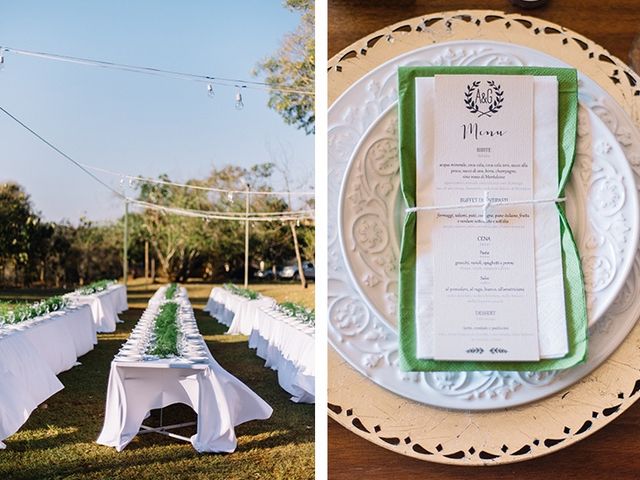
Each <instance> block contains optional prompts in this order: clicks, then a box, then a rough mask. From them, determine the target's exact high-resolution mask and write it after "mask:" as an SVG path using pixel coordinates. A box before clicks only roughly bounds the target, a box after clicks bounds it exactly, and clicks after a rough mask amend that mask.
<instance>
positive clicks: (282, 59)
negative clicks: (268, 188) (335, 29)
mask: <svg viewBox="0 0 640 480" xmlns="http://www.w3.org/2000/svg"><path fill="white" fill-rule="evenodd" d="M285 7H286V8H288V9H289V10H292V11H297V12H300V13H301V17H300V24H299V25H298V28H297V29H296V30H295V31H294V32H291V33H289V34H287V35H285V37H284V39H283V40H282V44H281V46H280V48H279V49H278V51H277V52H276V53H274V54H273V55H272V56H271V57H268V58H266V59H265V60H263V61H262V62H261V63H259V64H258V66H257V68H256V70H255V72H254V74H255V75H257V74H259V73H265V74H266V82H267V83H268V84H269V85H271V86H272V87H274V90H271V92H270V95H269V103H268V104H269V107H270V108H272V109H273V110H275V111H276V112H278V113H279V114H280V115H281V116H282V118H283V119H284V121H285V122H286V123H287V124H289V125H294V126H296V127H297V128H300V129H303V130H304V131H305V132H306V133H307V134H310V133H315V110H314V100H315V98H314V96H313V95H306V94H303V93H289V92H281V91H278V90H275V87H278V86H283V85H284V86H286V88H287V89H290V90H297V91H301V92H313V91H314V88H315V41H314V13H315V2H314V0H285Z"/></svg>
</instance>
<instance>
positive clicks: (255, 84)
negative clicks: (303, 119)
mask: <svg viewBox="0 0 640 480" xmlns="http://www.w3.org/2000/svg"><path fill="white" fill-rule="evenodd" d="M5 53H13V54H16V55H23V56H27V57H33V58H42V59H46V60H54V61H58V62H65V63H74V64H77V65H84V66H92V67H99V68H107V69H111V70H120V71H126V72H133V73H141V74H146V75H155V76H161V77H167V78H174V79H179V80H190V81H196V82H203V83H206V85H207V87H206V88H207V95H208V96H209V97H211V98H213V97H215V88H214V86H221V87H233V88H235V89H236V93H235V97H234V100H235V103H234V106H235V108H236V110H242V109H243V108H244V100H243V98H242V90H243V89H245V88H249V89H254V90H265V91H275V92H279V93H287V94H296V95H302V96H306V95H311V96H315V92H314V91H312V90H299V89H295V88H291V87H289V86H287V85H273V84H269V83H266V82H259V81H255V80H243V79H237V78H225V77H215V76H211V75H202V74H196V73H188V72H179V71H174V70H165V69H162V68H156V67H147V66H140V65H131V64H124V63H116V62H109V61H106V60H95V59H90V58H82V57H73V56H70V55H61V54H58V53H48V52H36V51H33V50H25V49H22V48H13V47H6V46H0V68H3V67H4V66H5V56H4V54H5Z"/></svg>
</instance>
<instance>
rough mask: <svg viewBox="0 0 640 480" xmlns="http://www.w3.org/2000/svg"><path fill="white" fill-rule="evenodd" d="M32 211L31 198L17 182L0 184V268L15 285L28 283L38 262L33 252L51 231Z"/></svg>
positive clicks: (3, 274)
mask: <svg viewBox="0 0 640 480" xmlns="http://www.w3.org/2000/svg"><path fill="white" fill-rule="evenodd" d="M40 224H41V220H40V215H39V214H38V213H37V212H35V211H34V210H33V206H32V204H31V198H30V197H29V195H28V194H27V193H26V192H25V191H24V189H23V188H22V187H21V186H20V185H18V184H17V183H5V184H3V185H0V269H1V273H2V280H4V279H5V274H6V273H7V270H11V271H12V272H13V281H14V283H16V284H19V283H22V284H24V283H25V281H28V279H29V277H30V276H31V275H30V272H29V267H33V266H34V265H35V264H36V262H35V261H34V260H35V259H34V258H33V253H34V251H36V250H37V249H38V248H40V247H41V246H42V244H43V242H46V237H47V234H48V233H49V232H48V229H47V228H45V227H42V226H41V225H40Z"/></svg>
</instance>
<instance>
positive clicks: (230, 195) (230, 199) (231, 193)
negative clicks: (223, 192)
mask: <svg viewBox="0 0 640 480" xmlns="http://www.w3.org/2000/svg"><path fill="white" fill-rule="evenodd" d="M227 199H228V200H229V201H230V202H233V192H229V193H227Z"/></svg>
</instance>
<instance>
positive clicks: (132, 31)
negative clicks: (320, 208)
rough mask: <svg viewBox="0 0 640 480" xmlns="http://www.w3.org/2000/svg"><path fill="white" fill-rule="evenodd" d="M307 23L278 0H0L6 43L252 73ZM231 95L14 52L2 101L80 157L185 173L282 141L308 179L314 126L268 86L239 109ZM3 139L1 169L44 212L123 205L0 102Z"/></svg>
mask: <svg viewBox="0 0 640 480" xmlns="http://www.w3.org/2000/svg"><path fill="white" fill-rule="evenodd" d="M297 23H298V15H297V14H296V13H292V12H289V11H288V10H286V9H285V8H284V7H283V6H282V4H281V2H280V1H278V0H252V1H249V0H243V1H238V2H236V1H203V0H200V1H194V0H191V1H186V2H178V1H169V0H166V1H151V0H148V1H135V2H134V1H124V0H116V1H106V0H104V1H99V2H98V1H92V2H87V1H80V0H76V1H70V0H66V1H56V2H51V1H48V2H47V1H28V0H26V1H19V2H16V1H9V0H1V1H0V45H2V46H7V47H13V48H21V49H26V50H36V51H44V52H52V53H59V54H64V55H71V56H77V57H86V58H93V59H100V60H108V61H113V62H118V63H129V64H136V65H145V66H153V67H158V68H163V69H167V70H176V71H185V72H192V73H202V74H207V75H213V76H221V77H233V78H243V79H252V77H251V71H252V69H253V68H254V66H255V64H256V63H257V62H258V61H259V60H260V59H262V58H264V57H266V56H267V55H269V54H270V53H272V52H273V51H275V50H276V49H277V47H278V45H279V42H280V39H281V38H282V36H283V35H284V34H285V33H286V32H289V31H292V30H294V29H295V27H296V25H297ZM234 95H235V91H234V90H233V88H227V87H219V88H216V96H215V97H214V98H213V99H211V98H209V97H208V96H207V92H206V85H205V84H203V83H199V82H190V81H183V80H175V79H169V78H161V77H154V76H147V75H140V74H135V73H127V72H120V71H113V70H106V69H101V68H96V67H85V66H81V65H72V64H67V63H61V62H54V61H50V60H40V59H33V58H29V57H24V56H20V55H15V54H12V53H6V54H5V64H4V68H3V69H2V70H1V71H0V105H2V106H3V107H4V108H6V109H7V110H8V111H9V112H11V113H12V114H14V115H15V116H17V117H18V118H20V119H21V120H23V121H24V122H25V123H26V124H28V125H29V126H30V127H32V128H33V129H34V130H36V131H37V132H38V133H40V134H41V135H43V136H44V137H45V138H47V139H48V140H50V141H51V142H52V143H54V144H55V145H56V146H58V147H59V148H61V149H62V150H63V151H65V152H66V153H67V154H69V155H70V156H72V157H73V158H75V159H76V160H78V161H80V162H84V163H88V164H92V165H96V166H100V167H104V168H108V169H111V170H115V171H122V172H125V173H130V174H143V175H146V176H156V175H158V174H160V173H167V174H169V176H170V177H171V178H172V179H175V180H179V181H184V180H187V179H189V178H194V177H204V176H206V175H207V173H208V172H209V171H210V170H211V167H212V166H216V167H222V166H224V165H227V164H237V165H242V166H250V165H253V164H255V163H261V162H265V161H270V160H271V157H270V155H269V149H268V147H267V145H272V148H273V147H275V149H276V150H277V149H278V148H279V147H278V145H283V146H284V148H285V149H286V150H288V152H289V154H290V165H291V166H293V167H295V168H292V170H293V171H292V172H291V175H292V177H293V179H294V183H295V184H296V185H295V186H296V187H299V188H302V189H305V190H306V189H309V187H310V186H311V185H313V165H314V163H313V142H314V139H313V136H308V135H305V134H304V132H302V131H300V130H297V129H296V128H294V127H292V126H289V125H286V124H285V123H284V122H283V121H282V119H281V117H280V116H279V115H278V114H277V113H275V112H273V111H272V110H269V109H268V108H267V106H266V102H267V94H266V92H262V91H257V90H248V89H245V90H244V91H243V97H244V103H245V107H244V109H243V110H240V111H238V110H236V109H235V108H234ZM0 139H1V141H0V181H1V182H4V181H8V180H11V181H16V182H18V183H20V184H22V185H23V186H24V187H25V188H26V190H27V191H28V193H29V194H31V196H32V200H33V203H34V205H35V207H36V209H37V210H39V211H41V212H42V213H43V215H44V217H45V218H46V219H47V220H54V221H59V220H61V219H68V220H71V221H72V222H74V223H75V222H76V221H77V219H78V218H80V217H81V216H82V215H86V216H87V217H89V218H91V219H94V220H106V219H112V218H116V217H117V216H119V215H120V214H121V213H122V208H123V207H122V202H121V201H119V200H118V199H117V198H116V197H115V196H114V194H113V193H110V192H109V191H107V190H106V189H105V188H104V187H102V186H100V185H99V184H97V183H96V182H94V181H93V180H92V179H91V178H89V177H87V176H86V174H84V173H82V172H81V171H80V170H79V169H77V168H76V167H74V166H72V165H71V164H70V163H68V162H67V161H66V160H64V159H62V158H60V157H59V156H57V154H55V153H54V152H52V151H51V150H49V149H48V148H47V147H46V146H44V145H42V144H40V143H38V142H37V141H36V140H35V139H34V138H33V137H31V136H30V135H29V134H28V133H27V132H25V131H24V130H22V129H21V128H20V127H19V126H17V125H16V124H15V123H14V122H13V121H12V120H10V119H8V118H7V117H6V116H4V115H1V114H0ZM104 179H105V180H108V182H110V183H111V184H113V186H118V184H119V179H118V178H113V177H109V176H105V177H104ZM275 186H276V187H278V188H279V187H282V183H281V179H276V182H275Z"/></svg>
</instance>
